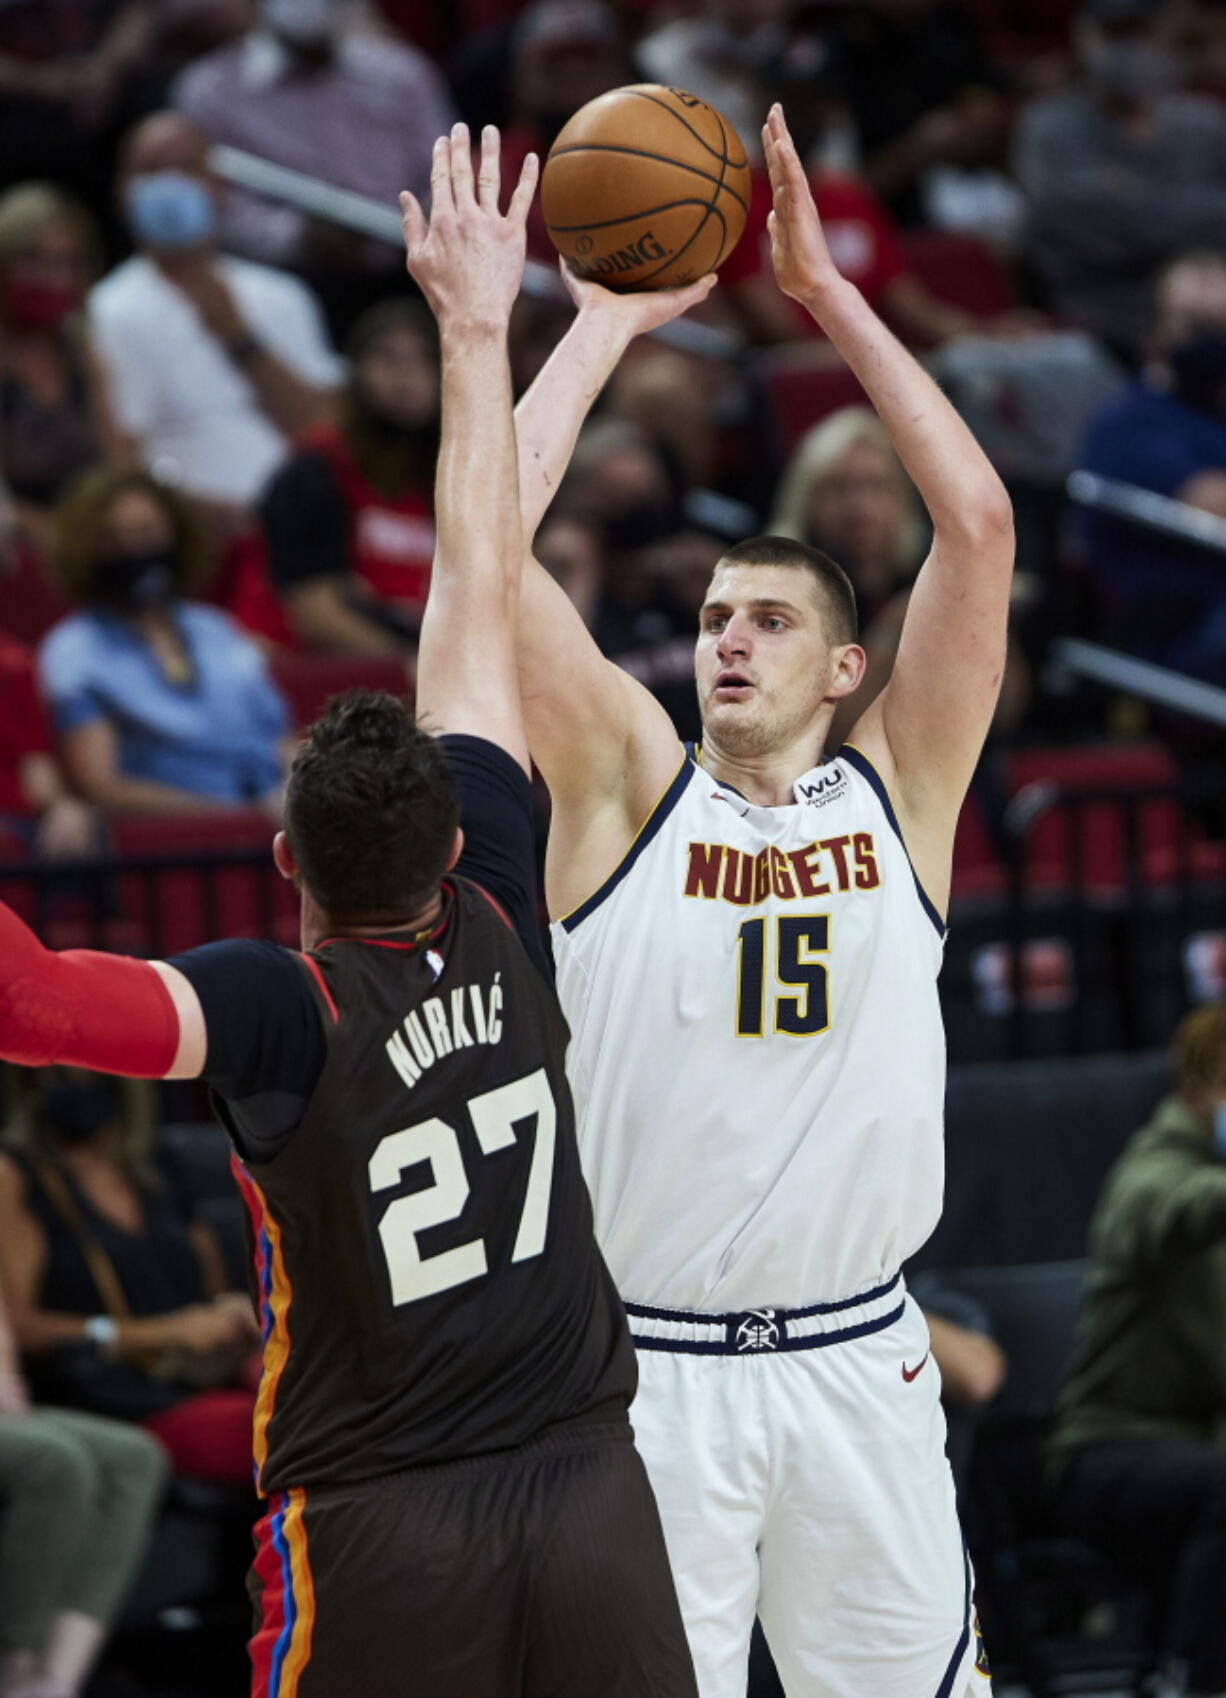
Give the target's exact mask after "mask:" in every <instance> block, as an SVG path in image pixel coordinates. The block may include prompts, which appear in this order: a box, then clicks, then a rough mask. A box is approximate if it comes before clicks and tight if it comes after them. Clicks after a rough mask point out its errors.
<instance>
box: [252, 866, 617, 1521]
mask: <svg viewBox="0 0 1226 1698" xmlns="http://www.w3.org/2000/svg"><path fill="white" fill-rule="evenodd" d="M307 963H308V965H309V966H311V967H312V971H313V972H314V974H315V977H316V980H317V988H318V994H319V995H320V997H321V999H322V1002H323V1003H324V1004H325V1005H326V1010H325V1025H326V1031H327V1053H326V1059H325V1060H324V1062H323V1067H322V1071H321V1072H320V1075H319V1078H318V1080H317V1083H316V1085H315V1088H314V1091H313V1093H312V1095H311V1097H310V1100H309V1104H308V1106H307V1109H306V1113H305V1117H304V1118H303V1119H302V1121H301V1123H300V1124H299V1126H298V1128H297V1130H296V1131H295V1132H294V1134H293V1136H292V1138H290V1139H289V1140H288V1142H287V1143H285V1144H284V1146H283V1147H282V1148H281V1149H280V1151H279V1153H277V1154H276V1155H274V1156H273V1157H272V1158H271V1159H270V1160H266V1161H260V1162H258V1163H255V1162H253V1163H247V1162H244V1161H242V1160H240V1159H239V1158H238V1157H237V1156H236V1157H235V1171H236V1174H237V1177H238V1181H239V1185H240V1187H241V1189H242V1192H243V1195H244V1197H245V1199H246V1202H247V1206H248V1210H249V1215H250V1220H251V1227H252V1236H253V1240H254V1246H253V1247H254V1252H255V1255H254V1262H255V1269H256V1281H257V1285H258V1291H257V1298H258V1304H259V1310H260V1316H261V1320H262V1325H263V1330H264V1335H265V1368H264V1377H263V1382H262V1385H261V1389H260V1395H259V1400H258V1403H257V1408H256V1421H255V1452H256V1464H257V1468H258V1472H259V1483H260V1487H261V1489H262V1490H263V1491H266V1492H269V1491H280V1490H285V1489H288V1488H291V1487H295V1486H310V1485H313V1484H315V1485H318V1484H324V1483H341V1482H351V1481H360V1480H364V1479H370V1478H372V1477H375V1476H378V1475H381V1474H386V1473H389V1472H392V1471H394V1470H398V1469H402V1468H406V1467H413V1466H418V1465H420V1464H424V1463H438V1462H446V1461H452V1460H456V1459H459V1458H468V1457H474V1456H478V1455H482V1454H487V1453H489V1452H492V1451H497V1450H503V1449H507V1448H509V1447H511V1446H515V1445H520V1444H523V1443H526V1442H527V1441H528V1440H530V1439H532V1438H534V1437H536V1436H538V1435H539V1434H541V1433H542V1432H544V1431H546V1430H548V1429H550V1428H553V1427H556V1426H557V1425H558V1424H559V1423H564V1422H570V1421H577V1420H583V1419H588V1418H590V1419H595V1420H604V1421H607V1420H609V1419H611V1418H612V1419H624V1416H625V1411H626V1409H627V1407H628V1405H629V1402H630V1400H631V1398H632V1396H633V1394H634V1389H635V1368H634V1357H633V1350H632V1348H631V1345H630V1341H629V1337H628V1334H627V1332H626V1328H625V1322H624V1319H623V1316H622V1312H621V1306H620V1304H619V1302H618V1298H617V1295H616V1292H615V1291H614V1288H613V1285H612V1282H611V1280H610V1278H609V1275H608V1272H607V1270H606V1268H605V1266H604V1262H603V1260H602V1258H601V1256H600V1253H599V1251H598V1250H597V1248H596V1243H595V1240H594V1238H593V1236H592V1213H591V1206H590V1203H589V1201H588V1195H587V1190H586V1187H585V1185H584V1181H583V1177H582V1174H581V1172H580V1168H579V1157H578V1150H577V1146H576V1143H575V1130H574V1111H573V1108H572V1104H571V1097H570V1091H569V1088H568V1086H567V1083H566V1076H565V1072H564V1067H563V1063H564V1057H565V1050H566V1042H567V1030H566V1025H565V1022H564V1020H563V1018H562V1015H561V1013H560V1011H559V1009H558V1006H557V1002H556V999H555V997H554V995H553V993H552V990H551V989H550V988H549V987H548V986H547V984H546V983H545V981H544V979H543V978H542V976H541V974H540V972H539V971H538V970H537V969H536V968H535V967H534V966H533V965H532V963H531V962H530V961H529V959H528V956H527V955H526V953H525V951H524V948H523V945H522V944H521V942H520V941H519V938H518V937H517V936H516V935H515V934H514V932H513V931H512V930H511V929H510V927H509V926H508V924H507V923H506V921H505V919H504V918H503V917H502V915H501V913H500V912H499V911H498V910H497V909H496V908H495V906H494V904H493V903H492V902H491V900H490V899H489V898H488V897H487V896H486V895H485V893H484V892H483V891H482V890H480V889H479V888H478V887H477V886H475V885H472V884H470V883H468V882H467V881H466V880H463V879H452V880H449V881H448V883H447V884H446V885H445V886H444V912H443V917H442V919H441V921H440V923H439V925H438V927H437V929H436V930H435V931H434V932H433V933H432V934H431V935H430V936H429V937H427V938H425V939H423V940H421V941H420V942H418V943H416V944H414V943H410V942H408V941H406V939H405V937H404V935H403V934H399V935H397V934H395V933H392V934H389V935H387V936H384V937H374V938H352V937H348V938H336V939H331V940H326V941H325V942H323V943H322V944H320V945H319V947H318V948H317V949H316V950H315V951H314V952H313V954H312V955H311V956H309V957H307ZM219 1106H220V1107H221V1111H222V1113H223V1116H226V1110H225V1107H224V1104H222V1105H219ZM240 1142H241V1140H240Z"/></svg>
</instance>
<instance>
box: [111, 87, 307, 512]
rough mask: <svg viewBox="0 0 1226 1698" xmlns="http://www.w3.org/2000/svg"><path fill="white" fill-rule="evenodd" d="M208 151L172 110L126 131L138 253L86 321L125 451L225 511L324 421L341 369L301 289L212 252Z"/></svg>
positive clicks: (125, 166) (128, 203)
mask: <svg viewBox="0 0 1226 1698" xmlns="http://www.w3.org/2000/svg"><path fill="white" fill-rule="evenodd" d="M206 154H207V147H206V143H205V139H204V137H203V135H202V134H201V133H200V131H199V130H197V129H196V127H195V125H193V124H192V123H190V122H189V120H188V119H186V118H183V117H181V116H179V115H178V114H176V113H166V112H163V113H155V114H154V115H153V116H152V117H150V118H147V119H145V120H144V121H143V122H142V123H141V124H139V125H138V126H137V128H136V129H135V130H134V131H132V133H131V134H130V135H129V137H128V138H127V141H126V144H125V148H124V153H123V159H122V164H121V174H120V193H121V196H122V200H123V206H124V212H125V216H126V218H127V220H128V225H129V228H130V230H131V232H132V237H133V240H134V241H135V243H136V246H137V250H138V251H137V252H136V253H135V254H134V255H133V256H132V258H131V259H128V260H125V261H124V263H123V264H122V265H120V266H119V267H117V269H116V270H114V271H112V272H111V273H110V274H109V275H108V276H107V277H104V278H103V280H102V282H101V283H99V284H98V285H97V286H96V287H95V288H94V289H93V290H92V291H91V294H90V297H89V319H90V331H91V336H92V339H93V345H94V348H95V351H96V353H97V356H98V360H99V364H100V368H101V372H102V376H103V379H104V383H105V389H106V393H107V396H108V399H109V403H110V408H111V413H112V416H113V418H114V421H115V425H116V428H117V430H118V431H119V432H121V433H122V435H123V436H124V437H125V438H126V439H127V445H128V449H129V451H130V453H131V454H132V455H133V456H134V457H136V458H139V459H140V460H141V461H143V463H144V464H145V465H146V466H148V467H149V468H150V469H151V470H152V471H154V472H155V473H156V475H157V476H158V477H159V478H161V479H162V480H164V481H165V482H167V483H171V484H174V485H175V486H176V487H178V488H180V489H182V490H184V491H186V492H187V493H188V494H190V495H193V496H196V497H199V498H200V499H201V500H203V501H206V502H208V503H210V504H213V505H215V506H218V507H220V508H222V509H223V510H226V511H228V512H229V513H231V514H233V513H234V511H235V510H245V509H248V508H250V507H251V506H252V504H253V503H254V502H255V500H256V498H257V497H258V495H259V494H260V492H261V490H262V489H263V488H264V485H265V484H266V483H267V481H268V479H269V477H270V476H271V475H272V473H273V472H274V471H275V470H276V468H277V467H278V466H279V465H280V464H281V461H282V460H283V459H284V458H285V454H286V451H287V447H288V439H289V438H290V437H291V436H294V435H296V434H297V433H298V432H299V431H302V430H305V429H307V428H308V427H309V426H311V425H313V424H316V423H318V422H319V421H320V420H321V419H322V418H323V417H324V416H326V414H327V413H328V411H329V409H330V406H331V403H332V400H333V396H334V391H335V385H336V383H337V380H338V375H339V373H338V367H337V363H336V360H335V357H334V355H333V353H332V351H331V348H330V347H329V345H328V342H327V339H326V336H325V334H324V329H323V324H322V320H321V318H320V314H319V310H318V307H317V305H316V303H315V300H314V298H313V297H312V295H311V294H310V293H309V291H308V290H307V289H306V288H305V287H304V285H303V284H301V283H300V282H298V281H297V279H295V278H292V277H288V276H285V275H284V274H283V273H281V272H277V271H273V270H271V269H270V268H268V267H267V266H263V265H257V264H254V263H253V262H251V261H249V260H239V259H231V258H226V257H223V256H221V255H219V254H218V253H217V250H216V246H215V238H216V224H217V189H216V185H215V184H214V182H213V180H212V178H211V177H210V176H209V172H208V167H207V163H206Z"/></svg>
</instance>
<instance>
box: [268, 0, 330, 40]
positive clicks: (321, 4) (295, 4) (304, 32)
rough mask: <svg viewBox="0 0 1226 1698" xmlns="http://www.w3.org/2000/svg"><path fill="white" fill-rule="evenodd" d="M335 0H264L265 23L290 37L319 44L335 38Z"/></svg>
mask: <svg viewBox="0 0 1226 1698" xmlns="http://www.w3.org/2000/svg"><path fill="white" fill-rule="evenodd" d="M335 13H336V8H335V6H334V4H333V0H260V15H261V17H262V19H263V21H264V23H265V25H266V26H267V27H268V28H269V29H270V30H274V31H275V32H276V33H277V34H278V35H280V36H283V37H284V39H285V40H286V41H293V42H300V43H302V45H303V46H317V45H319V44H320V43H322V42H325V41H330V40H331V39H332V30H333V23H334V20H335Z"/></svg>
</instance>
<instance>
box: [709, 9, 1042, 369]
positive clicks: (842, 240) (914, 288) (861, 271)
mask: <svg viewBox="0 0 1226 1698" xmlns="http://www.w3.org/2000/svg"><path fill="white" fill-rule="evenodd" d="M768 76H769V84H770V91H771V94H772V97H778V98H780V99H782V100H783V101H784V102H785V105H786V108H787V111H788V116H789V122H792V114H793V112H794V111H795V112H798V113H799V114H800V115H801V120H800V121H801V131H800V139H801V143H802V146H803V157H804V158H805V159H806V161H807V162H808V163H807V168H808V171H809V177H810V183H811V185H812V188H813V197H814V200H815V202H816V204H817V209H818V213H819V214H820V216H821V220H822V229H823V230H824V232H825V235H826V240H827V242H828V243H829V246H830V252H831V254H832V255H833V257H834V261H835V264H836V265H837V266H838V268H839V270H840V271H841V272H842V273H843V275H844V277H846V278H847V279H848V280H849V281H850V282H852V283H854V284H855V285H856V287H857V288H858V289H860V290H861V292H862V293H863V294H864V296H865V298H866V299H867V300H868V302H869V305H870V306H871V307H872V308H873V309H874V311H875V312H878V313H880V314H881V315H882V317H883V318H885V319H886V321H887V322H888V323H889V324H890V326H891V327H892V328H893V329H894V330H895V331H896V332H897V334H898V335H899V336H900V337H901V338H902V340H903V341H904V342H906V343H908V344H910V345H916V346H920V347H925V348H935V347H940V346H941V345H942V344H944V343H947V342H951V341H953V340H954V339H955V338H957V337H960V336H970V335H985V334H1007V335H1012V334H1017V333H1019V332H1021V331H1028V330H1033V329H1034V328H1036V326H1037V325H1038V324H1040V323H1041V322H1042V321H1041V320H1040V319H1039V318H1038V317H1037V315H1035V314H1023V313H1018V312H1013V311H1009V312H1001V313H997V314H995V315H994V316H984V315H979V316H977V315H975V314H973V313H969V312H967V311H966V310H965V309H964V308H962V307H958V306H955V305H953V304H952V303H951V302H948V301H943V300H941V299H940V298H939V297H938V296H936V295H934V294H933V293H932V291H931V289H929V288H928V286H927V284H925V283H924V282H923V281H922V279H920V278H919V277H917V276H916V275H915V273H914V272H913V271H912V270H911V269H910V268H909V266H908V264H907V261H906V258H905V256H904V254H903V251H902V247H901V244H900V240H899V231H898V227H897V224H896V223H895V221H894V219H893V217H892V216H891V214H890V213H889V212H888V211H887V209H886V207H885V206H884V205H883V204H882V202H881V200H880V199H879V198H878V196H877V195H876V194H874V192H873V190H872V188H871V186H870V185H869V184H868V183H866V182H865V181H864V179H863V178H862V177H861V176H860V175H859V174H858V173H857V172H856V171H855V169H854V167H853V165H852V162H851V161H850V160H849V159H848V157H847V155H846V150H845V149H844V148H843V147H842V146H841V145H840V135H841V129H842V125H843V122H844V117H845V105H844V92H845V81H844V77H843V75H842V72H841V70H840V62H839V60H838V59H837V58H835V57H834V56H832V55H831V53H830V52H829V51H828V49H827V48H826V46H825V44H824V43H823V42H822V41H821V39H820V38H818V37H817V36H815V35H813V34H812V33H805V32H803V31H800V30H799V29H798V30H797V31H796V32H795V33H794V34H793V35H792V36H791V37H790V38H789V40H788V41H787V42H786V43H785V44H784V47H783V49H782V51H781V52H780V53H779V55H778V56H777V58H776V59H775V60H774V61H773V62H772V64H771V66H770V69H769V73H768ZM770 209H771V190H770V183H769V181H768V179H767V176H766V172H765V170H764V169H763V168H762V166H760V165H759V164H756V163H754V164H753V165H752V168H751V172H750V190H749V211H748V216H747V218H746V221H745V231H744V234H743V235H742V236H741V239H740V241H739V242H738V243H737V245H736V247H735V248H734V249H733V251H732V253H731V255H730V256H729V258H728V259H727V260H726V261H725V262H724V264H723V266H722V267H721V269H720V280H721V282H722V284H723V286H724V289H725V290H727V291H728V295H729V299H730V304H731V306H732V308H733V309H734V311H735V312H736V314H737V317H738V318H739V319H740V321H741V323H742V326H743V328H744V330H745V331H746V333H747V334H748V335H749V337H750V338H751V340H752V341H754V342H759V343H770V342H796V341H801V340H803V341H806V342H819V343H820V342H821V341H822V340H823V339H822V337H821V332H820V330H819V329H818V327H817V326H816V325H815V324H814V322H813V319H812V316H811V315H810V314H809V313H807V312H805V311H804V309H803V308H802V307H799V306H798V305H797V303H796V302H795V301H792V300H789V299H788V297H787V296H786V295H784V294H783V293H782V291H781V290H780V289H779V287H778V285H777V284H776V282H775V274H774V271H773V269H772V267H771V263H770V238H769V235H768V234H767V228H766V221H767V217H768V215H769V213H770Z"/></svg>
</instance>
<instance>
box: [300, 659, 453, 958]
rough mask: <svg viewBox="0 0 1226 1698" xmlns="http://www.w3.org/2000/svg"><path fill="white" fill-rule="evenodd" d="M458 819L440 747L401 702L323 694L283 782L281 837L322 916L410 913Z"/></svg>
mask: <svg viewBox="0 0 1226 1698" xmlns="http://www.w3.org/2000/svg"><path fill="white" fill-rule="evenodd" d="M458 824H459V804H458V802H457V800H456V792H455V785H454V784H453V782H452V778H451V774H450V772H449V771H448V768H447V762H446V760H445V758H444V756H443V750H442V748H441V746H440V745H439V743H438V741H437V740H436V739H435V738H434V737H432V736H431V735H430V733H429V732H428V731H424V730H423V729H422V727H421V726H420V725H419V724H418V723H417V721H416V719H415V718H414V716H413V711H412V709H411V708H410V707H409V705H408V703H407V702H403V701H398V700H397V699H396V697H395V696H389V695H387V694H386V693H385V692H381V691H379V692H377V691H374V690H349V691H347V692H346V693H345V694H344V695H343V696H335V697H333V699H332V700H331V701H330V702H329V703H328V705H327V707H326V708H325V709H324V711H323V713H322V714H321V715H320V717H319V718H318V719H317V720H316V721H315V723H314V725H313V726H312V727H311V729H310V731H309V732H308V733H307V737H306V741H305V742H304V743H303V744H302V747H301V748H300V749H299V751H298V753H297V755H296V756H295V758H294V764H293V766H292V767H291V768H290V775H289V783H288V785H287V787H286V792H285V835H286V838H287V840H288V842H289V846H290V849H291V851H292V852H293V856H294V860H295V861H296V862H297V864H298V870H299V872H300V873H301V874H302V878H303V882H304V883H305V885H306V887H307V889H308V890H309V891H310V893H311V895H312V896H313V897H314V899H315V901H316V902H317V903H318V904H319V906H320V907H321V908H322V909H323V911H324V912H325V913H326V914H327V915H328V917H329V918H330V919H333V920H337V921H341V922H345V923H348V924H352V925H372V924H378V923H381V922H386V923H387V924H389V925H400V924H403V922H404V921H405V920H408V919H410V918H411V917H412V916H413V915H414V914H415V913H417V912H419V911H420V909H421V908H422V907H423V906H424V905H425V904H426V903H427V902H428V901H429V899H430V897H431V896H432V895H433V894H434V891H435V890H436V889H437V888H438V882H439V880H440V879H441V878H442V876H443V873H444V871H445V870H446V867H447V859H448V856H449V855H450V853H451V845H452V842H453V840H454V838H455V832H456V826H457V825H458Z"/></svg>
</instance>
